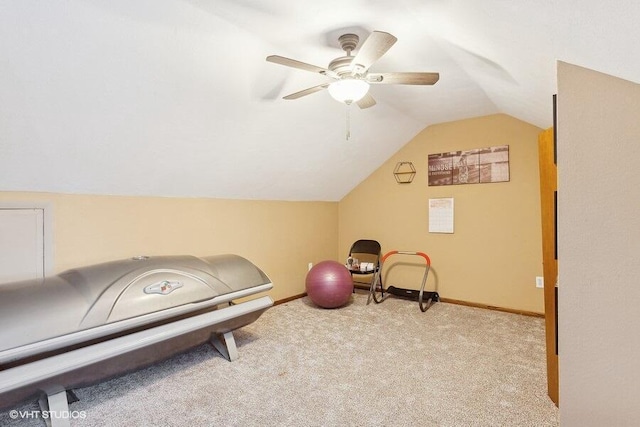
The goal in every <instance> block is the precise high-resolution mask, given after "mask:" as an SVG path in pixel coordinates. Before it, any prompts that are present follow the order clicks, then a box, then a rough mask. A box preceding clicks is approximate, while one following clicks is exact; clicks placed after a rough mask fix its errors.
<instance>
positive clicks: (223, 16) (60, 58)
mask: <svg viewBox="0 0 640 427" xmlns="http://www.w3.org/2000/svg"><path fill="white" fill-rule="evenodd" d="M639 19H640V2H637V1H630V0H629V1H625V0H616V1H613V2H604V1H601V0H599V1H594V0H537V1H527V2H525V1H507V0H483V1H476V0H431V1H428V0H393V1H391V0H386V1H385V0H341V1H337V0H322V1H290V0H208V1H207V0H102V1H98V0H50V1H36V0H0V190H7V191H50V192H64V193H90V194H121V195H154V196H184V197H215V198H237V199H269V200H326V201H336V200H340V199H341V198H342V197H343V196H344V195H346V194H347V193H348V192H349V191H350V190H351V189H352V188H354V187H355V186H356V185H358V184H359V183H360V182H361V181H362V180H363V179H365V178H366V177H367V176H368V175H369V174H371V173H372V172H373V171H374V170H375V169H376V168H377V167H379V166H380V165H381V164H382V163H383V162H384V161H385V160H386V159H388V158H389V157H390V156H391V155H392V154H393V153H395V152H396V151H398V150H399V149H400V148H401V147H402V146H403V145H404V144H406V143H407V142H408V141H409V140H410V139H411V138H412V137H413V136H414V135H416V134H417V133H418V132H419V131H421V130H422V129H424V128H425V127H427V126H429V125H431V124H435V123H440V122H446V121H452V120H458V119H464V118H469V117H475V116H482V115H487V114H493V113H505V114H509V115H511V116H514V117H516V118H518V119H521V120H523V121H526V122H529V123H531V124H534V125H536V126H539V127H542V128H545V127H549V126H551V124H552V106H551V96H552V94H554V93H555V92H556V80H555V70H556V60H562V61H566V62H570V63H573V64H577V65H581V66H584V67H588V68H592V69H595V70H597V71H601V72H605V73H608V74H612V75H615V76H618V77H622V78H625V79H628V80H631V81H635V82H640V54H639V53H638V42H640V25H637V21H638V20H639ZM372 30H380V31H386V32H389V33H391V34H393V35H395V36H396V37H397V38H398V42H397V43H396V44H395V45H394V46H393V47H392V48H391V49H390V50H389V51H388V52H387V53H386V55H385V56H384V57H383V58H382V59H381V60H380V61H378V62H377V63H376V64H374V65H373V66H372V67H371V71H373V72H386V71H436V72H439V73H440V81H439V82H438V83H437V84H436V85H434V86H396V85H393V86H391V85H387V86H381V85H377V86H373V87H372V89H371V93H372V95H373V96H374V97H375V99H376V100H377V102H378V104H377V105H376V106H374V107H372V108H369V109H366V110H360V109H358V108H356V107H353V108H352V109H351V139H350V140H348V141H347V140H346V139H345V133H346V132H345V131H346V107H345V106H344V105H341V104H339V103H337V102H336V101H334V100H332V99H331V98H330V96H329V94H328V93H326V91H323V92H318V93H315V94H312V95H309V96H306V97H304V98H301V99H298V100H295V101H285V100H282V96H284V95H287V94H290V93H292V92H296V91H298V90H301V89H305V88H307V87H309V86H314V85H317V84H320V83H323V82H325V81H326V78H324V77H322V76H320V75H317V74H313V73H309V72H305V71H301V70H296V69H291V68H287V67H283V66H280V65H276V64H272V63H268V62H266V61H265V57H266V56H268V55H271V54H277V55H282V56H287V57H290V58H294V59H297V60H300V61H303V62H307V63H311V64H315V65H318V66H322V67H326V66H327V65H328V63H329V62H330V61H331V60H332V59H334V58H336V57H338V56H342V55H343V54H344V52H343V51H342V50H340V49H339V45H338V43H337V38H338V36H339V35H341V34H343V33H345V32H348V31H352V32H356V33H357V34H359V35H360V36H361V38H365V37H366V36H367V35H368V33H369V32H370V31H372Z"/></svg>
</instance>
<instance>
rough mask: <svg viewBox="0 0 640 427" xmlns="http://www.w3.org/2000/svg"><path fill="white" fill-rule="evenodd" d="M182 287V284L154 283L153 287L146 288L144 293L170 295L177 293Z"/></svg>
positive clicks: (170, 282) (166, 281) (164, 281)
mask: <svg viewBox="0 0 640 427" xmlns="http://www.w3.org/2000/svg"><path fill="white" fill-rule="evenodd" d="M182 286H183V285H182V283H180V282H174V281H169V280H163V281H162V282H158V283H154V284H153V285H149V286H147V287H145V288H144V293H145V294H160V295H169V294H170V293H171V292H173V291H175V290H176V289H178V288H181V287H182Z"/></svg>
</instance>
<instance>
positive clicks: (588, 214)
mask: <svg viewBox="0 0 640 427" xmlns="http://www.w3.org/2000/svg"><path fill="white" fill-rule="evenodd" d="M639 161H640V85H638V84H636V83H632V82H629V81H625V80H621V79H617V78H614V77H611V76H607V75H604V74H600V73H597V72H595V71H592V70H587V69H584V68H580V67H577V66H574V65H570V64H565V63H559V64H558V267H559V278H560V284H559V288H558V293H559V309H558V310H559V314H558V315H559V319H558V320H559V332H558V337H559V346H560V347H559V363H560V368H559V372H560V421H561V423H562V426H567V427H570V426H581V427H582V426H603V425H616V426H637V425H640V409H639V402H640V315H639V312H638V307H639V304H640V279H639V278H640V263H639V262H638V257H639V254H640V220H639V219H638V212H639V210H640V209H639V208H640V191H639V190H638V188H640V174H639V173H638V162H639Z"/></svg>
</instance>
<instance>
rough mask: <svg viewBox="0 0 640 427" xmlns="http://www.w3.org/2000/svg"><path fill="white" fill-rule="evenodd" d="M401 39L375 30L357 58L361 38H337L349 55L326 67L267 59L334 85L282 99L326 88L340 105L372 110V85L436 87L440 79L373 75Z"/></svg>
mask: <svg viewBox="0 0 640 427" xmlns="http://www.w3.org/2000/svg"><path fill="white" fill-rule="evenodd" d="M397 40H398V39H397V38H396V37H394V36H393V35H391V34H389V33H385V32H383V31H373V32H372V33H371V35H369V37H367V39H366V40H365V41H364V42H363V43H362V46H361V47H360V48H359V49H358V51H357V53H356V55H355V56H351V53H352V52H353V51H354V50H356V47H357V46H358V42H359V41H360V38H359V37H358V36H357V35H356V34H344V35H342V36H340V37H339V38H338V42H339V43H340V46H341V47H342V50H344V51H345V52H346V56H341V57H339V58H336V59H334V60H333V61H331V62H330V63H329V66H328V67H327V68H322V67H318V66H316V65H311V64H307V63H305V62H300V61H296V60H295V59H290V58H285V57H283V56H278V55H271V56H267V61H269V62H273V63H275V64H280V65H284V66H287V67H292V68H298V69H300V70H305V71H311V72H312V73H319V74H322V75H324V76H327V77H330V78H332V79H333V80H334V81H333V82H328V83H323V84H321V85H317V86H313V87H310V88H307V89H304V90H301V91H299V92H295V93H292V94H290V95H287V96H285V97H284V98H283V99H298V98H301V97H303V96H306V95H310V94H312V93H315V92H319V91H321V90H323V89H327V90H328V91H329V94H330V95H331V96H332V97H333V98H334V99H336V100H337V101H339V102H344V103H345V104H347V105H350V104H351V103H353V102H355V103H356V104H358V106H359V107H360V108H369V107H372V106H374V105H375V104H376V101H375V99H373V97H372V96H371V94H370V93H369V85H372V84H374V85H375V84H405V85H433V84H435V83H436V82H437V81H438V79H439V78H440V74H438V73H421V72H395V73H370V72H369V67H371V66H372V65H373V64H374V63H375V62H376V61H377V60H379V59H380V58H381V57H382V55H384V54H385V53H386V52H387V51H388V50H389V49H390V48H391V46H393V44H394V43H395V42H396V41H397Z"/></svg>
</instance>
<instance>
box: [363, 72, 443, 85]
mask: <svg viewBox="0 0 640 427" xmlns="http://www.w3.org/2000/svg"><path fill="white" fill-rule="evenodd" d="M439 79H440V74H439V73H370V74H368V75H367V82H369V83H371V84H387V85H433V84H435V83H436V82H437V81H438V80H439Z"/></svg>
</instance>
